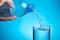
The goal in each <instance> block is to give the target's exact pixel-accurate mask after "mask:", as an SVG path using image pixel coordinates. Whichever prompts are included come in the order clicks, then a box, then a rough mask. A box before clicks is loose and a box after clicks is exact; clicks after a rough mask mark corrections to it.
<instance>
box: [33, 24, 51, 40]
mask: <svg viewBox="0 0 60 40" xmlns="http://www.w3.org/2000/svg"><path fill="white" fill-rule="evenodd" d="M33 40H50V26H48V25H42V26H41V27H33Z"/></svg>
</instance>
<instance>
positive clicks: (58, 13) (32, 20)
mask: <svg viewBox="0 0 60 40" xmlns="http://www.w3.org/2000/svg"><path fill="white" fill-rule="evenodd" d="M13 2H14V4H15V8H13V9H12V12H13V13H14V14H15V15H16V16H17V18H16V19H15V20H12V21H0V40H32V39H33V36H32V35H33V31H32V29H33V28H32V27H33V26H37V27H39V23H38V20H37V18H36V16H35V14H34V13H33V12H32V13H29V14H27V15H25V16H23V17H19V16H22V15H23V13H24V11H25V9H23V8H21V4H22V2H25V3H32V4H34V5H35V7H36V10H37V11H38V13H39V15H40V18H41V19H42V21H41V22H42V24H48V25H50V26H51V40H60V31H59V30H60V1H59V0H13ZM42 35H43V34H42ZM44 37H45V36H44ZM42 40H43V39H42Z"/></svg>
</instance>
